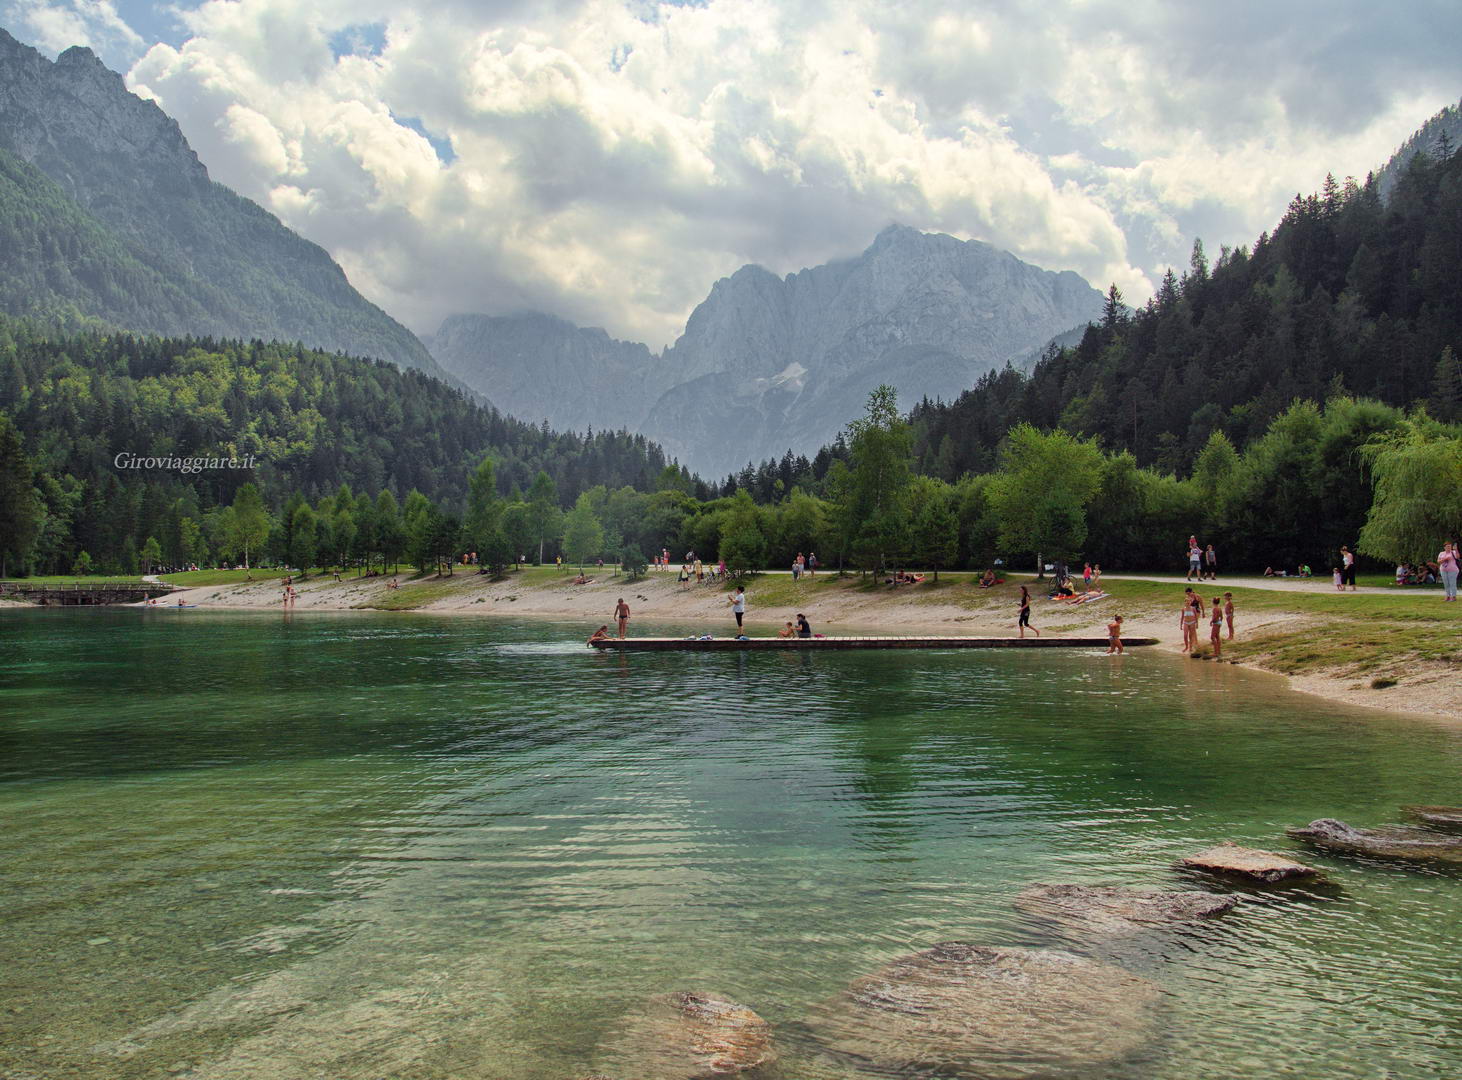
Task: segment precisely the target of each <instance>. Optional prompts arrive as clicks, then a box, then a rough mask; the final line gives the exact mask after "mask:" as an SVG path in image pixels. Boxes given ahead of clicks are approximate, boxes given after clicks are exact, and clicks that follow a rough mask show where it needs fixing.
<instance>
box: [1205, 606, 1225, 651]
mask: <svg viewBox="0 0 1462 1080" xmlns="http://www.w3.org/2000/svg"><path fill="white" fill-rule="evenodd" d="M1222 636H1223V599H1222V598H1221V597H1218V596H1215V597H1214V598H1213V616H1212V617H1211V618H1210V619H1209V620H1208V640H1209V641H1211V642H1212V643H1213V658H1214V659H1215V660H1217V659H1218V658H1219V657H1220V656H1222V655H1223V643H1222V641H1220V638H1221V637H1222Z"/></svg>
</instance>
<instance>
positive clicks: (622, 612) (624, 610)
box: [614, 596, 629, 638]
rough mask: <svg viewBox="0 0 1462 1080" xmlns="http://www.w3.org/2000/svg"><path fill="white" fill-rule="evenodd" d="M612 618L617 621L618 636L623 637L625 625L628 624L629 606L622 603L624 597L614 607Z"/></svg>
mask: <svg viewBox="0 0 1462 1080" xmlns="http://www.w3.org/2000/svg"><path fill="white" fill-rule="evenodd" d="M614 617H615V618H616V619H618V620H619V636H620V637H621V638H622V637H624V628H625V624H626V623H628V622H629V605H628V604H626V603H625V602H624V597H622V596H621V597H620V598H619V603H617V604H615V605H614Z"/></svg>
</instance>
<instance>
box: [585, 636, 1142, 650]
mask: <svg viewBox="0 0 1462 1080" xmlns="http://www.w3.org/2000/svg"><path fill="white" fill-rule="evenodd" d="M589 644H590V645H592V646H594V648H596V649H618V650H621V651H624V652H662V651H672V650H676V651H678V650H688V651H693V652H739V651H744V650H747V649H771V650H791V651H802V650H807V649H1097V648H1101V649H1105V648H1106V647H1107V639H1106V638H1104V637H1064V638H1063V637H1027V638H1021V637H1013V638H994V637H815V638H746V639H742V638H726V637H721V638H701V637H686V638H600V639H598V640H597V641H590V642H589ZM1122 644H1123V645H1124V646H1125V647H1126V648H1129V649H1130V648H1137V647H1140V646H1144V645H1156V644H1157V638H1138V637H1134V638H1123V639H1122Z"/></svg>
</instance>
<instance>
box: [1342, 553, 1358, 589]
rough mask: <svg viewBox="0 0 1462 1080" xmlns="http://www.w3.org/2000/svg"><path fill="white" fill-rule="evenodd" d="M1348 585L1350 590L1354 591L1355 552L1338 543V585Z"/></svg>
mask: <svg viewBox="0 0 1462 1080" xmlns="http://www.w3.org/2000/svg"><path fill="white" fill-rule="evenodd" d="M1346 585H1349V586H1350V591H1351V592H1355V591H1356V590H1355V552H1353V551H1351V550H1350V548H1348V547H1346V546H1345V545H1344V544H1341V545H1340V586H1341V588H1342V589H1344V587H1345V586H1346Z"/></svg>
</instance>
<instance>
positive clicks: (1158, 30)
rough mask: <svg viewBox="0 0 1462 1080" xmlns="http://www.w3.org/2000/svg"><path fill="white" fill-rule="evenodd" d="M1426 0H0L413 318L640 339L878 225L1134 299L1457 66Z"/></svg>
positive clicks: (1430, 103)
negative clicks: (718, 287) (980, 248)
mask: <svg viewBox="0 0 1462 1080" xmlns="http://www.w3.org/2000/svg"><path fill="white" fill-rule="evenodd" d="M1455 16H1456V9H1455V6H1454V5H1453V4H1452V3H1444V2H1440V0H1438V2H1423V0H1413V2H1408V3H1406V4H1402V5H1399V6H1396V7H1387V6H1386V5H1380V4H1375V3H1371V2H1366V3H1358V2H1351V0H1329V2H1327V3H1323V4H1322V3H1288V4H1285V3H1275V2H1274V0H1260V2H1249V0H1229V2H1227V3H1224V4H1199V3H1181V4H1180V3H1164V2H1159V0H1120V2H1119V0H1113V2H1104V0H1066V2H1062V0H1028V2H1026V0H996V2H987V3H964V4H960V3H950V2H947V0H892V2H891V0H803V2H796V0H693V2H683V3H655V2H653V0H541V2H539V0H479V2H476V3H472V2H468V0H391V2H389V3H387V2H385V0H209V2H206V3H201V4H200V3H194V2H192V0H179V2H178V3H177V4H168V3H147V2H144V0H0V25H4V26H5V27H6V28H7V29H9V30H10V31H11V32H12V33H13V34H15V36H17V37H19V38H20V39H21V40H24V41H27V42H29V43H31V44H34V45H36V46H37V47H38V48H41V49H42V50H45V51H47V52H49V53H50V54H51V55H54V54H55V53H56V52H58V51H60V50H61V49H63V48H65V47H67V46H68V45H72V44H87V45H90V46H91V47H92V48H94V49H96V51H97V52H98V53H100V54H101V56H102V58H103V59H104V60H105V61H106V62H107V63H108V64H109V65H110V66H112V67H114V68H116V69H118V70H120V71H123V72H126V73H127V80H128V84H129V85H130V86H131V87H132V88H133V90H135V91H136V92H137V93H139V94H142V95H144V96H150V97H152V98H155V99H156V100H157V101H158V103H159V104H160V105H161V106H162V107H163V108H164V109H165V110H166V111H167V112H168V113H170V114H171V115H172V116H174V117H175V118H176V119H177V120H178V122H179V123H180V124H181V125H182V129H183V132H184V134H185V135H186V136H187V138H188V140H189V141H190V142H191V143H192V144H193V147H194V148H195V149H196V150H197V151H198V153H199V155H200V157H201V158H202V159H203V161H204V162H205V163H206V164H207V165H208V166H209V168H210V170H211V171H212V174H213V176H214V178H215V179H218V180H221V181H222V182H224V183H226V184H228V185H229V186H231V187H233V188H235V189H236V190H238V191H240V192H241V193H243V194H244V195H247V196H248V197H250V198H252V199H255V200H256V201H258V202H260V203H262V204H263V205H264V206H266V207H268V208H269V209H271V210H272V211H273V212H274V213H276V214H277V215H279V217H281V218H282V219H283V220H284V221H285V222H286V223H287V224H288V225H290V226H291V227H293V228H295V229H297V230H298V231H299V232H301V233H303V234H304V235H305V236H307V237H309V238H310V239H312V240H314V241H316V242H318V243H320V244H322V245H323V246H324V247H326V248H327V249H329V250H330V252H331V253H332V254H333V255H334V256H335V258H336V259H337V260H338V261H339V262H340V263H341V264H342V265H343V266H344V267H345V269H346V272H347V273H349V275H350V277H351V279H352V281H353V282H354V283H355V284H356V286H357V287H358V288H360V289H361V291H363V292H364V293H366V294H367V295H368V296H370V297H371V298H372V299H374V300H375V301H377V302H378V303H380V304H381V305H382V306H384V307H386V308H387V310H389V311H391V312H392V313H393V314H395V315H396V316H397V317H398V318H400V319H402V320H403V321H404V322H406V323H407V324H408V325H410V326H411V327H412V328H413V329H415V330H417V331H420V332H426V333H429V332H431V331H432V330H434V329H435V328H436V325H437V324H438V322H439V321H440V320H441V318H442V317H443V316H444V315H446V314H449V313H451V312H455V311H484V312H490V313H503V312H511V311H521V310H529V309H531V310H542V311H548V312H551V313H554V314H557V315H561V316H563V317H565V318H568V319H571V320H573V321H575V322H578V323H581V324H585V325H597V326H604V327H606V328H607V329H608V330H609V331H610V333H612V334H614V335H615V336H618V337H625V338H631V339H635V340H643V341H647V342H649V343H650V344H651V345H652V346H654V347H659V346H661V345H664V344H667V343H668V342H669V341H671V340H673V339H674V337H675V336H676V335H677V333H678V332H679V330H680V329H681V327H682V326H683V325H684V320H685V317H686V315H687V314H688V313H689V311H690V309H691V308H692V307H693V306H694V305H695V304H696V303H697V302H698V301H699V300H701V299H702V298H703V297H704V296H705V294H706V292H707V291H708V289H709V288H710V286H711V284H712V282H714V281H715V280H716V279H717V278H719V277H723V276H725V275H727V274H729V273H731V272H733V271H734V270H735V269H736V268H737V267H739V266H741V265H742V264H744V263H748V262H757V263H761V264H762V265H764V266H766V267H769V268H770V269H772V270H775V271H777V272H779V273H785V272H790V271H793V270H797V269H800V268H802V267H804V266H809V265H815V264H817V263H821V262H825V261H827V260H829V259H832V258H838V257H842V256H847V255H852V254H855V253H857V252H858V251H860V250H862V249H863V248H864V247H866V246H867V245H868V243H869V242H870V241H871V240H872V238H873V236H874V234H875V233H876V232H877V231H878V230H879V229H880V228H882V227H883V226H884V225H887V224H888V223H890V222H895V221H896V222H901V223H903V224H907V225H911V226H914V227H916V228H920V229H924V230H928V231H941V232H948V233H952V234H954V235H956V236H959V237H963V238H976V239H981V240H985V241H988V242H990V243H993V244H996V245H998V246H1000V247H1003V248H1007V249H1009V250H1010V251H1013V252H1014V253H1016V254H1017V255H1019V256H1020V257H1022V258H1024V259H1026V260H1027V261H1030V262H1033V263H1036V264H1038V265H1040V266H1044V267H1047V268H1050V269H1072V270H1076V271H1077V272H1079V273H1081V274H1083V275H1084V276H1085V277H1087V278H1088V279H1089V280H1090V281H1091V282H1092V283H1093V284H1095V285H1096V286H1098V287H1099V288H1103V287H1105V285H1106V284H1107V283H1108V282H1112V281H1115V282H1116V283H1117V284H1118V285H1119V286H1120V287H1121V288H1122V289H1123V290H1124V292H1125V293H1126V295H1127V297H1128V299H1129V300H1138V301H1140V300H1143V299H1145V298H1146V297H1147V295H1148V294H1149V293H1150V291H1151V287H1152V283H1153V282H1154V281H1155V280H1156V279H1157V278H1158V277H1160V276H1161V274H1162V272H1163V270H1164V269H1165V268H1166V267H1167V266H1169V265H1177V266H1179V267H1180V268H1181V267H1182V266H1184V265H1186V263H1187V258H1188V252H1189V249H1190V248H1191V246H1192V242H1193V238H1194V237H1195V236H1202V237H1203V239H1204V242H1205V244H1206V246H1207V247H1208V250H1209V252H1210V254H1216V253H1217V251H1218V249H1219V247H1220V245H1223V244H1229V245H1235V244H1241V243H1250V242H1252V240H1253V238H1254V237H1255V236H1257V235H1258V233H1259V232H1260V231H1261V230H1263V229H1266V228H1270V227H1272V226H1273V224H1274V222H1275V221H1276V220H1277V218H1278V216H1279V215H1280V214H1281V213H1282V212H1283V209H1284V206H1285V204H1286V203H1287V202H1288V200H1289V199H1290V197H1292V196H1293V195H1294V193H1295V192H1296V191H1305V192H1309V191H1313V190H1315V189H1316V188H1317V187H1318V186H1319V185H1320V183H1321V181H1322V180H1323V178H1324V176H1325V173H1326V172H1327V171H1334V172H1335V173H1336V174H1337V175H1339V176H1342V177H1343V176H1344V175H1346V174H1355V175H1358V176H1363V175H1364V174H1365V172H1366V171H1367V170H1368V169H1371V168H1374V167H1378V166H1379V165H1381V164H1382V163H1384V161H1385V160H1386V158H1387V157H1388V156H1389V155H1390V153H1391V151H1392V150H1393V149H1394V148H1395V147H1396V146H1397V145H1398V144H1399V143H1400V142H1402V141H1403V140H1404V139H1405V138H1406V137H1407V136H1408V135H1409V134H1410V133H1411V132H1412V131H1413V130H1415V129H1416V128H1417V127H1418V126H1420V124H1421V123H1422V122H1423V121H1424V120H1425V119H1426V118H1427V117H1428V116H1430V115H1432V114H1433V113H1435V112H1436V111H1437V110H1438V109H1440V108H1442V107H1443V106H1445V105H1447V104H1450V103H1454V102H1456V101H1457V99H1458V96H1459V93H1462V69H1459V64H1458V60H1457V52H1456V48H1455V45H1456V34H1455V25H1456V22H1455Z"/></svg>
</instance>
